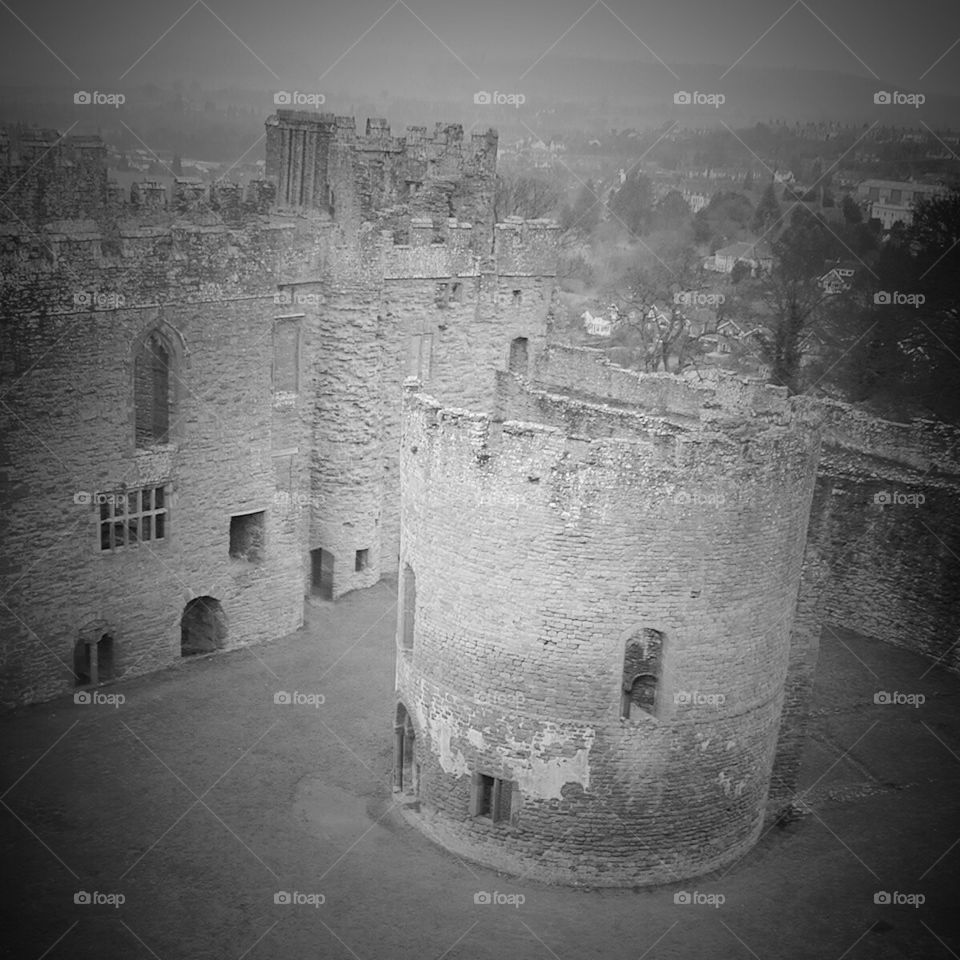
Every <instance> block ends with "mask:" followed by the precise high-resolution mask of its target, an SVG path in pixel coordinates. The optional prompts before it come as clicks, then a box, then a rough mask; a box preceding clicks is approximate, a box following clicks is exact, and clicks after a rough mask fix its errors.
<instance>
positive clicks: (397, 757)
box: [393, 703, 419, 797]
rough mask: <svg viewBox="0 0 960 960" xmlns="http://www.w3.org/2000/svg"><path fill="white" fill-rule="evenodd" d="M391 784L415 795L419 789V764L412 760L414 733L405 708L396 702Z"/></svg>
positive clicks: (412, 795)
mask: <svg viewBox="0 0 960 960" xmlns="http://www.w3.org/2000/svg"><path fill="white" fill-rule="evenodd" d="M393 731H394V754H393V786H394V789H395V790H399V791H400V792H401V793H405V794H407V796H410V797H415V796H416V795H417V793H418V790H419V783H418V780H419V777H418V776H417V774H418V772H419V764H417V763H416V762H415V760H414V749H413V746H414V743H415V741H416V733H415V732H414V729H413V721H412V720H411V719H410V714H409V713H407V708H406V707H405V706H404V705H403V704H402V703H398V704H397V720H396V723H395V724H394V728H393Z"/></svg>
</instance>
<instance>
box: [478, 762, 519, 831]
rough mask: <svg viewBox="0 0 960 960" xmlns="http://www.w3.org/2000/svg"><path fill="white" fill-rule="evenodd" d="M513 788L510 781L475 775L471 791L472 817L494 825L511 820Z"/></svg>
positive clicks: (483, 774) (481, 774)
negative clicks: (486, 820)
mask: <svg viewBox="0 0 960 960" xmlns="http://www.w3.org/2000/svg"><path fill="white" fill-rule="evenodd" d="M512 787H513V785H512V784H511V783H510V781H509V780H501V779H499V778H498V777H491V776H487V774H485V773H475V774H474V775H473V781H472V783H471V791H470V815H471V816H473V817H484V818H486V819H488V820H491V821H492V822H494V823H499V822H502V821H504V820H509V819H510V800H511V794H512Z"/></svg>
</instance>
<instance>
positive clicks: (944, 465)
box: [810, 401, 960, 672]
mask: <svg viewBox="0 0 960 960" xmlns="http://www.w3.org/2000/svg"><path fill="white" fill-rule="evenodd" d="M820 407H821V409H822V410H823V412H824V420H825V431H824V452H823V457H822V461H821V468H820V477H819V479H818V482H817V488H816V495H815V498H814V505H813V511H812V514H811V524H810V541H811V544H812V545H813V546H815V547H816V548H817V549H818V551H819V554H820V555H822V557H823V559H824V563H825V564H826V566H827V568H828V571H829V573H828V575H827V576H825V577H824V580H823V595H822V600H821V605H822V608H823V611H824V619H825V620H826V621H827V622H829V623H834V624H838V625H840V626H843V627H846V628H848V629H851V630H856V631H857V632H859V633H863V634H865V635H867V636H871V637H877V638H878V639H880V640H883V641H885V642H887V643H892V644H895V645H897V646H902V647H905V648H907V649H909V650H912V651H914V652H916V653H920V654H922V655H924V656H926V657H928V658H930V659H931V660H933V661H935V662H936V663H937V664H938V665H939V666H940V667H942V668H944V669H948V670H952V671H954V672H960V645H958V643H957V641H958V639H960V633H958V628H957V619H958V612H960V430H958V429H957V428H956V427H954V426H951V425H948V424H942V423H934V422H931V421H924V420H918V421H913V422H911V423H891V422H889V421H885V420H880V419H877V418H874V417H870V416H869V415H867V414H864V413H863V412H862V411H859V410H856V409H855V408H853V407H850V406H849V405H846V404H841V403H835V402H829V401H828V402H822V403H821V404H820Z"/></svg>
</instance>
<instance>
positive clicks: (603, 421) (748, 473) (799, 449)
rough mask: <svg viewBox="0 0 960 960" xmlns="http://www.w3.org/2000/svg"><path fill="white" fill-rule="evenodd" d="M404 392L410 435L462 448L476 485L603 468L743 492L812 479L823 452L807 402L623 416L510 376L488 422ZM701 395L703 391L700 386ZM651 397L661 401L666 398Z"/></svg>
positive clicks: (412, 386)
mask: <svg viewBox="0 0 960 960" xmlns="http://www.w3.org/2000/svg"><path fill="white" fill-rule="evenodd" d="M680 387H681V389H683V388H684V387H686V385H685V384H682V383H681V384H680ZM405 390H406V394H405V402H406V404H407V407H408V408H409V410H410V414H409V415H410V417H412V418H413V420H412V421H411V422H413V421H415V422H416V424H417V425H416V426H412V427H411V429H413V430H414V431H415V432H417V433H418V434H422V435H423V436H425V437H433V436H437V437H441V438H443V441H442V442H443V443H444V444H453V445H454V446H455V447H457V449H459V450H460V451H461V454H460V456H461V458H463V463H462V464H461V466H462V468H463V469H464V470H468V469H469V466H472V467H473V468H474V469H475V470H476V471H478V473H477V477H478V481H477V482H481V479H482V482H484V483H486V482H488V481H489V478H490V476H491V475H492V474H496V475H497V476H498V477H499V480H498V481H497V482H503V483H508V482H513V481H512V480H508V477H507V474H511V476H512V472H513V471H515V470H517V469H519V470H521V472H522V471H523V470H526V469H527V468H532V467H536V469H537V470H538V471H551V470H552V471H557V470H564V471H568V470H570V469H574V468H576V469H583V470H586V471H587V472H588V473H589V472H590V471H591V470H593V468H594V467H597V466H598V465H603V467H604V470H605V471H607V472H609V471H610V470H614V471H616V472H618V475H620V479H621V481H622V482H624V483H631V484H632V483H634V482H635V479H636V477H637V476H641V475H648V476H649V475H650V474H651V471H655V472H656V473H657V474H658V476H659V477H660V480H661V481H664V480H665V478H667V477H669V475H671V474H672V475H675V482H676V483H677V484H679V485H681V486H682V485H685V484H687V483H690V482H693V483H703V482H708V481H709V482H712V483H714V485H716V486H720V485H724V484H730V485H731V487H730V489H734V488H738V487H740V488H742V486H743V485H744V484H745V483H746V484H749V485H751V486H752V485H753V484H755V483H757V484H765V483H771V482H775V483H784V482H786V479H787V477H788V476H789V475H794V474H795V475H796V476H803V475H804V474H805V473H806V472H808V471H812V470H813V468H814V466H815V463H816V458H817V455H818V451H819V435H820V434H819V421H818V420H816V418H814V417H811V416H810V415H809V413H808V411H807V410H806V409H805V405H802V404H801V405H798V407H799V409H796V410H785V411H784V415H782V416H778V417H776V418H754V419H750V416H749V414H747V415H746V416H744V415H742V413H741V414H740V415H738V413H737V412H736V411H734V410H732V409H731V410H728V411H726V412H725V413H724V415H723V416H722V417H720V416H717V417H710V418H703V419H700V418H692V417H688V416H685V415H680V416H678V415H676V414H675V413H674V414H671V413H665V412H663V411H662V410H659V409H658V408H656V407H654V409H653V410H651V409H649V408H645V407H644V405H643V404H640V405H638V406H636V407H634V408H631V409H624V408H623V407H620V406H614V405H608V404H604V403H602V402H590V401H586V400H583V399H580V398H575V397H571V396H568V395H562V394H557V393H550V392H548V391H545V390H538V389H536V388H535V387H531V386H530V385H529V384H528V383H525V382H524V381H523V380H522V379H521V378H519V377H517V376H516V375H514V374H510V373H504V372H501V373H499V374H498V390H497V397H496V403H495V412H494V414H493V415H486V414H482V415H481V414H477V413H474V412H470V411H466V410H459V409H456V408H450V409H447V408H444V407H443V406H442V405H441V404H439V403H438V402H437V401H436V400H435V399H434V398H432V397H430V396H428V395H426V394H423V393H420V392H419V385H418V384H417V383H416V382H415V381H413V382H411V381H408V383H407V384H406V386H405ZM693 395H694V396H695V397H696V396H700V397H702V396H703V392H702V390H699V389H697V388H693ZM651 399H652V400H654V401H656V400H658V399H659V395H658V393H657V392H654V393H653V394H652V395H651ZM454 435H455V436H454ZM438 442H439V441H438ZM418 445H419V444H418ZM577 464H579V465H580V466H576V467H575V465H577ZM502 471H506V473H504V474H503V475H501V472H502ZM631 478H633V479H631ZM513 479H515V478H513ZM609 479H610V478H609V476H608V477H607V478H606V480H607V481H608V480H609ZM605 482H606V481H605ZM597 495H598V496H599V495H600V494H597Z"/></svg>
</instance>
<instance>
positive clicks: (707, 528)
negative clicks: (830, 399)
mask: <svg viewBox="0 0 960 960" xmlns="http://www.w3.org/2000/svg"><path fill="white" fill-rule="evenodd" d="M668 380H669V382H667V381H666V380H664V378H663V377H655V378H650V381H649V382H650V385H651V386H650V389H651V391H652V392H651V409H652V408H653V407H655V408H656V409H657V416H652V415H650V414H646V413H643V412H641V411H642V409H643V407H642V405H641V406H640V407H633V408H628V407H627V406H626V405H625V404H623V403H619V404H617V405H606V404H602V403H588V402H583V401H578V400H574V399H571V398H569V397H563V396H557V395H551V394H547V393H543V392H538V391H536V390H533V389H531V388H530V387H528V386H527V385H525V384H522V383H521V382H520V381H519V380H517V379H516V378H514V377H511V376H510V375H505V376H501V381H502V382H504V383H507V385H508V386H509V391H508V392H509V394H510V396H509V398H508V400H507V402H506V406H507V407H508V408H509V409H510V410H511V411H512V412H513V415H514V416H516V418H517V419H513V420H510V419H506V418H505V417H504V418H500V417H497V418H491V417H488V416H484V415H478V414H473V413H469V412H466V411H463V410H451V409H443V408H441V407H440V405H439V404H437V403H436V402H435V401H433V400H432V399H431V398H430V397H426V396H424V395H422V394H420V393H417V392H416V388H415V387H412V386H410V387H408V389H407V391H406V396H405V405H404V415H403V438H402V453H401V487H402V506H401V523H402V530H401V558H400V610H399V618H398V637H397V644H398V653H397V659H398V664H397V691H398V693H397V697H398V702H397V707H396V710H397V713H396V727H395V731H396V766H395V777H396V783H395V787H396V789H397V790H398V791H401V792H402V793H404V794H406V795H407V798H408V800H409V802H408V804H407V809H408V815H409V816H410V817H411V818H412V819H413V820H414V821H415V822H416V823H417V825H418V826H419V827H420V828H421V829H422V830H424V831H425V832H426V833H427V834H428V835H429V836H431V837H432V838H434V839H435V840H436V841H438V842H439V843H441V844H443V845H444V846H446V847H448V848H449V849H451V850H453V851H455V852H457V853H458V854H460V855H463V856H467V857H470V858H472V859H474V860H477V861H480V862H482V863H486V864H488V865H490V866H494V867H496V868H498V869H504V870H508V871H511V872H516V873H521V874H523V875H525V876H528V877H532V878H536V879H542V880H548V881H559V882H565V883H585V884H592V885H597V884H607V885H633V884H649V883H665V882H671V881H677V880H680V879H683V878H686V877H691V876H696V875H698V874H702V873H705V872H708V871H711V870H714V869H716V868H718V867H721V866H723V865H725V864H728V863H730V862H731V861H733V860H735V859H736V858H737V857H739V856H741V855H742V854H743V853H744V852H745V851H746V850H747V849H748V848H749V847H750V846H751V845H752V844H753V843H754V842H755V840H756V839H757V836H758V834H759V832H760V830H761V827H762V824H763V820H764V813H765V805H766V801H767V795H768V788H769V783H770V774H771V769H772V767H773V763H774V759H775V755H776V752H777V742H778V733H779V726H780V718H781V709H782V706H783V699H784V685H785V679H786V675H787V668H788V662H789V653H790V636H791V629H792V626H793V619H794V611H795V607H796V601H797V593H798V587H799V583H800V571H801V563H802V560H803V550H804V543H805V538H806V527H807V519H808V515H809V511H810V503H811V498H812V493H813V483H814V476H815V469H816V464H817V459H818V456H819V434H818V431H817V428H816V426H815V424H813V423H812V422H811V421H809V420H808V419H807V417H806V414H805V412H804V411H805V407H804V406H803V404H802V403H799V402H796V401H791V400H787V399H786V398H781V397H780V396H779V395H773V397H772V398H771V393H770V391H766V392H765V393H764V396H763V402H762V404H760V406H759V407H758V408H757V409H756V410H753V411H751V410H746V411H743V410H741V411H740V412H739V413H735V412H734V411H733V410H729V411H728V410H725V409H720V407H721V406H722V405H721V404H717V405H715V407H714V409H712V410H709V411H707V410H701V409H700V405H699V398H700V395H699V394H698V393H697V388H696V387H694V386H687V385H686V384H684V383H683V382H682V381H680V380H678V379H676V378H672V377H671V378H668ZM665 387H668V388H669V389H665ZM759 392H760V393H763V391H759ZM665 398H666V400H665ZM743 399H744V397H743V396H740V397H738V398H737V402H738V404H739V403H742V401H743ZM674 401H675V405H674V408H673V409H674V410H675V411H676V412H675V413H671V410H670V409H669V405H670V403H674ZM501 406H502V405H501Z"/></svg>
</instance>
